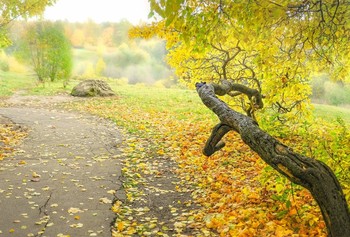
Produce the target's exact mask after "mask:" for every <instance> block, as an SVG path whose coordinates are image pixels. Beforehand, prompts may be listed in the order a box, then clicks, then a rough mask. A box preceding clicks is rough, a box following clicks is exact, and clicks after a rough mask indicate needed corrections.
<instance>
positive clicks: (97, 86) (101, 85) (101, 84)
mask: <svg viewBox="0 0 350 237" xmlns="http://www.w3.org/2000/svg"><path fill="white" fill-rule="evenodd" d="M71 95H72V96H79V97H93V96H114V95H115V93H114V91H113V90H112V89H111V87H110V86H109V85H108V84H107V82H105V81H102V80H85V81H82V82H80V83H79V84H78V85H76V86H75V87H74V88H73V90H72V92H71Z"/></svg>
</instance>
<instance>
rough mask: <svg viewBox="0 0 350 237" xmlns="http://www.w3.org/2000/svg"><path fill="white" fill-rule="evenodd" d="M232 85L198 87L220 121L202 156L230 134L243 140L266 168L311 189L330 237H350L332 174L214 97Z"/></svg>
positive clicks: (343, 203) (345, 208)
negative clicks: (268, 167)
mask: <svg viewBox="0 0 350 237" xmlns="http://www.w3.org/2000/svg"><path fill="white" fill-rule="evenodd" d="M232 85H233V84H231V85H230V84H229V83H227V82H226V84H222V85H217V84H205V83H197V84H196V87H197V91H198V94H199V96H200V98H201V99H202V101H203V103H204V104H205V105H206V106H207V107H208V108H209V109H211V110H212V111H213V112H214V113H215V114H216V115H217V116H218V117H219V119H220V121H221V122H220V123H219V124H218V125H217V126H215V128H214V129H213V131H212V134H211V136H210V137H209V139H208V141H207V143H206V145H205V148H204V151H203V153H204V154H205V155H206V156H210V155H212V154H213V153H214V152H216V151H218V150H220V149H221V148H222V147H224V146H225V144H224V143H223V142H222V141H221V138H222V137H223V136H224V135H225V134H226V133H227V132H229V131H230V130H233V131H236V132H238V133H239V134H240V135H241V138H242V140H243V141H244V142H245V143H246V144H247V145H248V146H249V147H250V148H251V149H252V150H254V151H255V152H256V153H257V154H258V155H259V156H260V157H261V158H262V159H263V160H264V161H265V162H266V163H267V164H269V165H270V166H272V167H273V168H274V169H275V170H277V171H278V172H279V173H281V174H282V175H284V176H286V177H287V178H288V179H289V180H291V181H292V182H294V183H296V184H299V185H301V186H303V187H305V188H306V189H308V190H309V191H310V192H311V194H312V196H313V197H314V199H315V200H316V202H317V203H318V205H319V206H320V208H321V211H322V215H323V219H324V221H325V223H326V226H327V229H328V232H329V236H331V237H350V212H349V208H348V205H347V202H346V200H345V197H344V194H343V191H342V188H341V186H340V184H339V182H338V180H337V178H336V177H335V175H334V173H333V172H332V170H331V169H330V168H329V167H328V166H327V165H326V164H324V163H323V162H321V161H317V160H314V159H311V158H308V157H305V156H302V155H300V154H297V153H295V152H293V150H292V149H291V148H289V147H287V146H286V145H284V144H282V143H280V142H279V141H277V140H276V139H275V138H273V137H272V136H270V135H269V134H267V133H266V132H264V131H262V130H261V129H260V128H259V126H258V124H257V123H256V122H255V121H254V120H253V119H252V118H250V117H248V116H245V115H243V114H241V113H238V112H236V111H234V110H232V109H231V108H230V107H229V106H228V105H227V104H226V103H225V102H223V101H222V100H220V99H218V98H217V97H216V95H215V94H219V95H223V94H225V92H226V93H228V92H229V91H230V88H231V90H232Z"/></svg>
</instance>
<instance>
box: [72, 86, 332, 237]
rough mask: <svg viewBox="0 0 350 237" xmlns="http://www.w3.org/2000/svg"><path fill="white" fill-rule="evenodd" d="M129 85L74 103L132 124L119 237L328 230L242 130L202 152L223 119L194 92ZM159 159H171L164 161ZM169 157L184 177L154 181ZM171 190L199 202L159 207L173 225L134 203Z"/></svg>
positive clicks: (302, 192) (312, 204) (310, 233)
mask: <svg viewBox="0 0 350 237" xmlns="http://www.w3.org/2000/svg"><path fill="white" fill-rule="evenodd" d="M124 89H125V88H124ZM124 89H123V90H122V89H121V90H120V91H119V92H120V94H121V96H120V98H121V99H120V100H118V101H114V100H111V99H96V100H89V101H85V103H83V104H74V105H70V106H73V107H75V108H78V109H80V110H84V111H88V112H91V113H94V114H98V115H100V116H103V117H106V118H109V119H113V120H114V121H116V123H117V124H118V125H119V126H121V127H123V128H125V130H126V132H125V143H124V145H125V146H126V147H125V148H124V149H123V154H124V156H125V157H126V159H125V161H124V167H123V169H122V172H123V176H124V178H125V182H124V189H125V192H126V201H121V200H117V201H116V202H115V203H114V204H113V207H112V210H113V211H114V212H115V213H116V215H117V218H116V222H115V225H114V229H113V230H112V232H113V236H114V237H117V236H125V235H133V234H138V235H144V236H147V235H151V236H157V235H159V236H166V235H167V233H175V234H177V235H179V236H180V235H181V234H182V233H184V232H185V231H186V230H187V231H189V232H190V233H196V234H197V235H198V236H218V235H219V236H293V235H295V236H326V230H325V228H324V222H323V221H321V220H322V216H321V213H320V211H319V209H318V207H317V204H316V203H315V202H314V201H313V199H312V198H311V199H308V198H305V197H306V196H308V195H309V194H308V193H307V191H305V190H304V189H300V188H296V187H292V188H291V186H290V183H288V182H287V181H283V180H280V179H281V177H280V176H278V175H276V174H275V173H273V171H271V170H270V171H269V173H273V174H274V175H272V176H269V177H267V180H269V183H267V182H264V181H263V179H264V178H266V176H264V172H265V171H264V170H265V167H266V165H265V164H264V163H263V162H262V161H261V159H260V158H259V157H258V156H257V155H256V154H254V153H253V152H251V151H250V149H249V147H248V146H246V145H245V144H244V143H243V142H242V141H241V138H240V137H239V136H238V135H237V134H235V133H229V134H228V135H227V136H226V140H227V142H226V147H225V148H224V149H222V150H221V151H219V152H218V153H216V154H214V155H213V156H211V157H210V158H207V157H205V156H203V155H202V152H201V151H202V148H203V146H204V144H205V142H206V139H207V138H208V136H209V134H210V132H211V127H212V126H214V125H215V122H216V121H217V119H216V118H215V117H213V116H212V115H211V114H210V112H209V111H208V112H203V111H206V110H205V109H203V108H202V107H200V105H201V103H200V102H199V101H198V98H197V95H196V94H195V93H193V94H191V93H192V92H189V91H180V90H164V91H153V90H154V89H149V88H146V87H145V88H142V90H134V91H132V90H133V89H130V88H128V89H129V90H130V91H127V90H124ZM145 98H147V103H145V102H144V101H145ZM181 101H183V103H181ZM160 157H164V159H166V160H167V161H165V162H164V163H161V162H160V160H161V159H160ZM169 160H172V161H175V162H176V163H175V164H176V165H174V167H173V169H172V172H175V173H176V174H177V176H178V177H179V178H180V179H181V180H180V182H178V183H175V184H174V186H173V188H172V189H170V188H169V187H166V188H164V187H162V186H156V185H154V184H155V182H153V181H154V180H155V179H157V177H159V178H160V179H161V178H162V177H164V176H165V177H166V176H167V174H166V172H164V169H165V165H164V164H165V163H166V162H170V161H169ZM290 190H292V191H290ZM171 192H176V195H178V196H180V194H181V193H186V192H191V194H192V195H191V196H192V198H193V199H194V201H193V203H195V204H198V205H200V207H197V208H196V209H195V210H191V208H190V206H191V205H190V206H189V207H188V210H187V212H186V211H185V209H184V207H185V206H186V205H185V204H181V205H180V206H181V208H180V207H179V206H176V207H175V206H162V205H159V209H158V211H159V212H162V213H164V211H166V213H169V214H170V215H171V217H167V219H165V217H164V219H165V220H167V221H169V222H170V220H171V221H172V224H169V223H162V218H157V219H152V218H150V217H148V213H150V211H149V210H148V209H147V208H145V207H144V206H141V207H135V205H134V206H133V205H131V204H132V203H144V204H145V205H148V204H147V203H148V200H147V199H146V198H145V197H147V195H150V194H153V195H154V196H156V194H157V195H159V196H161V195H162V194H164V193H171ZM178 196H177V197H178ZM138 205H140V204H138ZM192 205H193V204H192ZM317 223H321V224H317ZM188 229H190V230H188Z"/></svg>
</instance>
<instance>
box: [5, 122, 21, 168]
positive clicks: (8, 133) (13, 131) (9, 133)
mask: <svg viewBox="0 0 350 237" xmlns="http://www.w3.org/2000/svg"><path fill="white" fill-rule="evenodd" d="M26 136H27V132H26V129H25V128H23V127H21V126H19V125H16V124H13V123H12V122H11V121H10V120H8V119H6V118H3V117H1V116H0V160H2V159H4V158H5V157H8V156H9V155H10V154H11V153H12V152H14V146H15V145H16V144H18V143H19V142H20V141H21V140H23V139H24V138H25V137H26ZM18 164H19V165H23V164H25V161H19V163H18Z"/></svg>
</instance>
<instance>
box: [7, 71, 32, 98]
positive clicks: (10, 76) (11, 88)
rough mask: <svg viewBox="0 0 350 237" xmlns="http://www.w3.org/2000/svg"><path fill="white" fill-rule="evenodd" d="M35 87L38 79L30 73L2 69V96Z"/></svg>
mask: <svg viewBox="0 0 350 237" xmlns="http://www.w3.org/2000/svg"><path fill="white" fill-rule="evenodd" d="M35 87H36V80H35V78H34V77H33V76H31V75H29V74H18V73H13V72H3V71H1V70H0V96H9V95H12V94H13V93H14V92H15V91H19V90H23V89H32V88H35Z"/></svg>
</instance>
